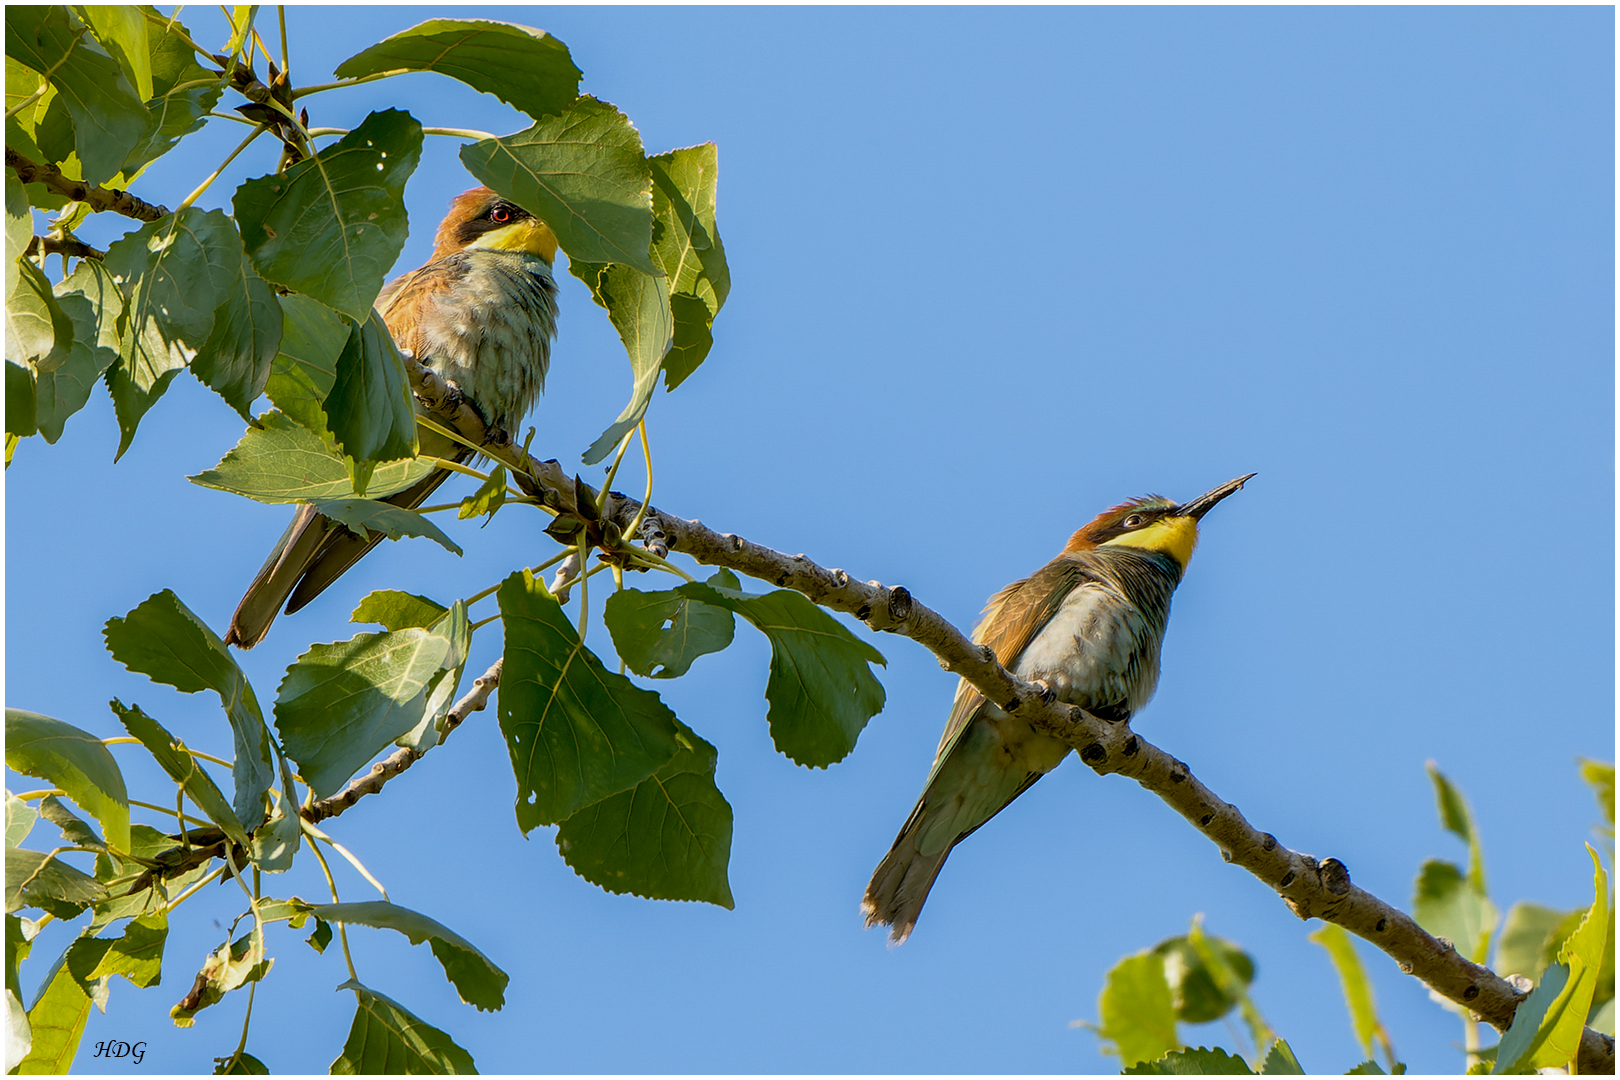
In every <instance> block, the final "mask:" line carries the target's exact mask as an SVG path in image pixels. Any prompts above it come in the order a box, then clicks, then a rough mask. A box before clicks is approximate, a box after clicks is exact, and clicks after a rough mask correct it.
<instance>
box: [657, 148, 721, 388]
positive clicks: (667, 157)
mask: <svg viewBox="0 0 1620 1080" xmlns="http://www.w3.org/2000/svg"><path fill="white" fill-rule="evenodd" d="M647 163H648V165H649V166H650V167H651V169H652V178H653V218H654V219H655V221H656V222H657V228H656V229H655V230H654V234H653V249H652V253H653V259H654V261H655V262H657V263H658V264H659V266H660V268H661V269H662V270H663V271H664V273H665V275H666V276H667V278H668V288H669V293H670V298H669V300H670V308H671V312H672V314H673V316H674V319H675V332H674V345H673V347H672V348H671V350H670V354H669V355H668V356H667V357H665V359H664V365H663V367H664V385H665V388H666V389H668V390H673V389H675V387H677V386H679V385H680V384H681V382H682V381H684V380H685V379H686V377H687V376H688V375H690V374H691V373H692V372H693V371H695V370H697V366H698V365H699V364H701V363H703V360H704V357H706V356H707V355H708V353H709V347H710V346H711V345H712V344H713V343H714V337H713V334H712V333H711V330H710V328H711V327H712V326H713V324H714V318H715V316H716V315H718V314H719V313H720V308H721V307H722V306H723V305H724V304H725V302H726V296H727V294H728V293H730V291H731V271H730V269H729V268H728V267H727V266H726V252H725V248H724V247H723V246H722V245H721V243H720V232H719V229H718V227H717V226H716V224H715V181H716V178H717V176H718V174H719V158H718V151H717V150H716V148H715V145H714V143H712V142H711V143H702V144H701V145H698V146H689V147H687V148H685V149H683V150H671V151H670V152H669V153H667V154H659V155H657V156H656V157H650V158H648V159H647Z"/></svg>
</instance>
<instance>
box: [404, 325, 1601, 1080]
mask: <svg viewBox="0 0 1620 1080" xmlns="http://www.w3.org/2000/svg"><path fill="white" fill-rule="evenodd" d="M407 365H408V367H409V368H410V377H411V387H412V389H413V390H415V391H416V392H417V396H418V398H419V399H421V400H422V402H423V404H424V405H426V406H427V407H428V408H429V409H431V410H433V411H435V412H437V413H438V414H439V415H440V416H441V417H442V418H443V419H445V420H446V421H449V422H450V423H452V424H454V425H455V426H456V428H457V430H459V431H461V432H462V434H464V435H467V436H468V437H469V439H470V440H471V441H473V442H475V443H479V444H481V445H482V446H483V447H484V451H485V453H487V454H488V455H489V456H490V457H492V458H494V459H496V460H497V461H501V462H503V463H504V464H506V465H507V466H508V467H509V468H510V469H511V470H512V471H513V474H514V477H515V479H516V480H517V482H518V484H519V485H520V486H521V487H522V488H523V489H524V490H525V491H526V492H528V493H529V494H530V495H533V496H535V497H536V498H538V499H540V500H541V501H543V502H544V503H545V504H546V505H547V506H550V507H552V508H553V509H555V510H557V511H558V512H559V514H567V513H577V512H578V507H577V506H576V504H575V490H576V488H575V482H574V481H572V480H570V479H568V478H567V477H566V476H565V475H564V473H563V471H562V467H561V466H560V465H559V464H558V463H557V462H556V461H554V460H553V461H537V460H536V459H535V458H533V457H532V456H530V455H529V454H528V453H527V452H526V451H524V450H523V449H522V448H521V447H519V446H517V445H515V444H514V443H513V442H512V439H511V436H510V435H508V434H507V433H506V432H504V431H500V430H498V429H493V428H489V427H488V426H487V425H485V424H484V422H483V420H482V418H481V417H479V416H478V413H477V411H476V410H475V409H473V408H472V407H471V405H469V404H468V403H467V402H466V401H465V400H463V399H462V398H461V395H460V393H459V392H458V391H456V389H455V387H454V385H453V384H450V383H448V382H447V381H446V380H444V379H442V378H440V377H439V376H438V375H437V374H435V373H434V372H432V371H430V370H428V369H427V368H425V367H422V366H421V365H420V364H419V363H417V362H416V361H415V359H414V358H409V357H408V358H407ZM474 433H476V434H474ZM586 491H587V492H588V493H589V495H590V496H591V497H592V498H594V499H595V500H596V501H597V503H598V505H599V507H600V520H601V521H602V522H603V524H604V526H605V525H612V526H614V529H606V530H605V531H606V532H607V533H608V535H609V536H610V537H612V536H614V535H615V534H616V533H617V532H618V531H621V530H624V529H626V528H628V527H629V526H630V524H631V522H632V521H633V520H634V518H635V516H636V514H637V512H638V511H639V510H640V508H641V504H640V503H639V502H637V501H636V500H635V499H632V498H630V497H628V496H625V495H622V494H620V493H618V492H611V493H608V494H607V495H606V496H604V495H603V494H601V493H599V492H595V491H592V490H590V489H586ZM639 531H640V532H641V534H642V538H643V539H648V540H650V539H651V538H652V537H654V536H656V538H657V541H656V542H658V543H659V544H660V545H667V547H668V548H669V549H671V550H677V551H681V552H684V553H685V554H687V555H690V556H691V557H692V558H694V559H696V560H697V561H698V562H700V563H706V564H708V565H710V566H723V567H727V568H728V569H731V570H736V571H739V572H741V573H744V574H747V575H748V576H750V577H754V578H758V579H760V580H762V581H769V582H772V583H774V584H775V585H777V586H778V587H781V588H788V589H793V590H794V591H796V592H800V593H803V594H804V595H805V596H807V597H809V598H810V599H811V600H813V601H815V602H816V603H817V604H820V605H821V606H823V607H828V608H832V609H834V610H835V611H842V612H845V613H846V614H850V615H853V616H855V617H856V618H857V619H860V620H861V621H862V622H864V623H866V625H867V626H869V627H871V628H872V629H873V630H882V631H887V632H889V633H894V634H900V635H902V636H904V637H908V638H910V639H911V640H913V641H915V642H917V643H918V644H920V645H922V646H923V647H925V648H927V649H928V650H929V651H930V652H932V653H933V654H934V655H935V656H936V657H938V658H939V662H940V666H941V667H943V668H944V669H945V670H946V671H949V672H951V673H952V674H954V675H960V676H961V677H962V678H964V679H966V680H967V681H968V682H969V683H971V684H972V685H973V687H974V689H976V690H978V691H979V692H980V693H981V694H983V695H984V696H985V698H986V699H988V700H990V701H994V702H997V703H999V704H1000V705H1001V707H1002V708H1003V709H1005V710H1006V711H1008V712H1018V713H1020V714H1021V715H1023V716H1024V717H1025V718H1026V719H1028V720H1030V721H1031V722H1032V723H1035V724H1037V725H1039V726H1040V727H1041V728H1043V729H1044V730H1046V731H1049V732H1051V733H1052V734H1053V735H1054V736H1056V737H1057V738H1060V739H1062V740H1063V741H1065V742H1067V743H1068V744H1069V745H1070V746H1072V747H1074V748H1075V750H1076V751H1077V752H1078V753H1079V755H1080V760H1081V761H1083V762H1085V763H1086V764H1087V765H1089V766H1090V767H1091V768H1092V769H1093V770H1095V771H1096V772H1098V773H1099V774H1105V775H1106V774H1107V773H1119V774H1120V775H1122V776H1128V777H1130V778H1132V779H1134V780H1135V781H1136V782H1137V783H1139V784H1141V785H1142V786H1143V787H1145V788H1147V789H1148V790H1149V791H1151V792H1153V793H1154V794H1155V795H1157V796H1159V798H1161V799H1163V800H1164V801H1165V802H1167V803H1169V804H1170V806H1171V807H1172V808H1173V809H1174V810H1175V811H1176V812H1177V813H1179V814H1180V815H1181V816H1182V817H1184V818H1186V819H1187V820H1188V821H1190V822H1191V823H1192V824H1193V827H1194V828H1196V829H1197V830H1198V831H1199V832H1201V833H1203V834H1204V835H1205V836H1206V837H1208V838H1209V839H1210V840H1211V841H1212V842H1214V843H1215V845H1216V846H1217V847H1218V848H1219V850H1220V853H1221V858H1223V859H1225V860H1226V861H1227V862H1231V863H1235V864H1237V865H1238V866H1241V867H1243V868H1244V869H1245V870H1247V871H1249V872H1250V873H1251V874H1253V875H1254V876H1255V877H1257V878H1259V879H1260V880H1261V881H1262V882H1264V883H1265V884H1266V885H1267V886H1268V887H1269V888H1271V889H1272V890H1274V891H1275V892H1276V893H1277V894H1278V895H1279V896H1281V897H1282V899H1283V902H1284V903H1286V904H1287V905H1288V907H1289V909H1290V910H1292V911H1293V912H1294V914H1296V915H1298V916H1299V917H1300V918H1301V919H1313V918H1315V919H1321V920H1323V921H1324V922H1331V923H1335V924H1337V925H1339V926H1342V927H1344V928H1345V929H1346V930H1348V931H1350V932H1351V933H1352V934H1355V935H1356V936H1358V937H1361V938H1364V939H1366V940H1367V941H1370V942H1372V944H1374V945H1376V946H1377V947H1378V948H1379V949H1382V950H1383V951H1384V952H1385V953H1387V954H1388V955H1389V956H1390V957H1391V958H1393V959H1394V960H1395V962H1396V964H1397V965H1399V967H1400V969H1401V970H1402V971H1403V972H1405V973H1407V974H1408V975H1412V976H1414V977H1416V978H1417V979H1419V980H1421V981H1422V982H1423V983H1424V984H1425V985H1426V986H1428V987H1429V988H1430V989H1432V990H1435V991H1436V992H1438V993H1439V994H1441V995H1442V996H1444V997H1445V998H1447V999H1448V1000H1450V1001H1453V1002H1455V1003H1457V1004H1458V1005H1461V1006H1463V1007H1464V1008H1466V1009H1469V1010H1471V1011H1472V1012H1473V1013H1475V1014H1476V1015H1477V1016H1478V1018H1479V1019H1481V1020H1484V1021H1486V1022H1487V1023H1489V1024H1490V1025H1491V1026H1493V1027H1495V1028H1496V1029H1497V1030H1499V1031H1505V1030H1507V1027H1508V1025H1509V1024H1511V1023H1512V1022H1513V1013H1514V1011H1515V1010H1516V1009H1517V1008H1518V1006H1519V1002H1521V1001H1523V1000H1524V998H1525V997H1526V996H1527V993H1528V992H1527V991H1522V990H1519V989H1517V988H1516V987H1515V986H1514V985H1513V984H1512V983H1510V982H1508V981H1507V980H1506V979H1503V978H1501V977H1500V976H1498V975H1497V974H1496V973H1495V972H1493V971H1491V969H1490V968H1488V967H1485V966H1483V965H1481V964H1475V963H1473V962H1472V961H1470V960H1468V959H1466V958H1465V957H1463V956H1461V955H1459V954H1458V952H1457V950H1456V949H1455V948H1453V947H1452V945H1451V943H1450V942H1448V941H1445V940H1443V939H1440V938H1436V937H1434V936H1433V935H1431V934H1429V933H1428V932H1427V931H1425V930H1424V929H1423V928H1422V927H1420V926H1418V924H1417V923H1416V922H1414V921H1413V920H1412V918H1411V916H1409V915H1407V914H1406V913H1405V912H1403V911H1401V910H1399V909H1398V908H1395V907H1393V906H1392V905H1390V904H1387V903H1385V902H1384V901H1382V900H1380V899H1379V898H1378V897H1376V896H1374V895H1372V894H1371V893H1369V892H1367V891H1366V890H1364V889H1362V888H1360V887H1358V886H1356V885H1354V884H1352V883H1351V881H1350V872H1349V870H1348V869H1347V868H1346V867H1345V865H1344V864H1343V863H1342V862H1340V861H1339V860H1338V859H1332V858H1329V859H1323V860H1320V861H1319V860H1317V859H1316V858H1314V857H1313V856H1310V855H1306V854H1304V853H1302V852H1298V851H1293V850H1291V849H1290V848H1286V847H1284V846H1283V845H1281V844H1280V843H1278V842H1277V838H1276V837H1274V836H1272V835H1271V834H1270V833H1266V832H1261V831H1259V830H1257V829H1256V828H1255V827H1254V826H1253V825H1250V824H1249V822H1248V821H1247V820H1246V819H1245V818H1244V817H1243V815H1242V814H1241V813H1240V812H1239V811H1238V809H1237V807H1235V806H1233V805H1231V804H1230V803H1227V802H1225V801H1223V800H1222V799H1221V798H1220V797H1218V796H1217V795H1215V793H1214V792H1212V791H1210V790H1209V789H1208V788H1206V787H1205V786H1204V785H1203V784H1202V783H1201V782H1200V781H1199V780H1198V779H1197V777H1195V776H1193V775H1192V770H1190V769H1188V768H1187V766H1186V765H1185V764H1184V763H1182V762H1180V761H1177V760H1176V759H1175V758H1174V757H1172V756H1170V755H1169V754H1168V753H1166V752H1165V751H1163V750H1161V749H1159V748H1158V747H1156V746H1154V745H1153V744H1152V743H1150V742H1148V741H1147V740H1146V739H1143V738H1142V737H1141V736H1139V735H1137V734H1136V733H1135V732H1133V731H1132V730H1131V728H1130V724H1129V723H1117V724H1111V723H1108V722H1107V721H1104V720H1101V719H1098V718H1097V717H1095V716H1092V715H1091V714H1090V713H1087V712H1086V711H1084V710H1083V709H1079V708H1075V707H1073V706H1068V705H1060V704H1057V703H1056V702H1054V701H1052V700H1051V699H1050V698H1049V696H1048V691H1047V690H1046V688H1045V687H1044V686H1041V685H1038V684H1035V683H1028V682H1025V681H1024V680H1022V679H1019V678H1017V677H1015V676H1014V675H1012V674H1011V673H1010V672H1008V671H1007V669H1006V668H1004V667H1002V666H1001V664H1000V663H999V662H997V660H996V657H995V653H994V651H993V650H991V649H990V648H989V647H987V646H983V645H976V644H974V643H973V642H972V641H971V640H969V639H968V637H967V635H965V634H963V633H962V631H960V630H958V629H957V628H956V627H955V626H953V625H952V624H951V623H950V622H948V621H947V620H946V619H945V618H944V617H943V616H941V615H940V614H939V613H938V612H936V611H934V610H932V609H931V608H929V607H927V606H926V605H924V604H922V603H920V602H918V601H917V600H916V599H914V598H913V597H912V595H911V593H909V592H908V591H907V590H906V589H905V588H904V587H902V586H898V585H896V586H893V587H885V586H884V585H882V584H881V583H879V582H876V581H872V582H866V583H864V584H863V583H861V582H859V581H856V580H855V579H854V578H852V577H851V576H850V575H849V574H848V573H846V572H845V571H843V570H838V569H831V570H829V569H827V568H826V567H822V566H818V565H817V564H816V563H814V562H812V561H810V560H809V559H808V558H806V557H805V556H803V555H785V554H783V553H782V552H780V551H775V550H772V549H771V548H768V547H765V546H763V545H761V544H756V543H754V542H752V541H750V540H745V539H743V538H742V537H740V536H734V535H732V534H730V533H717V532H715V531H714V530H713V529H710V528H708V527H707V526H706V525H704V524H703V523H702V522H700V521H695V520H692V521H689V520H686V519H684V518H678V517H675V516H674V515H671V514H667V513H664V512H663V511H660V510H658V509H656V508H654V507H648V509H647V512H646V515H645V518H644V521H643V524H642V527H641V528H640V530H639ZM1578 1065H1579V1068H1580V1071H1581V1072H1583V1073H1586V1072H1596V1073H1612V1072H1614V1039H1613V1038H1612V1037H1611V1036H1608V1035H1604V1034H1601V1033H1599V1032H1596V1031H1593V1030H1592V1029H1591V1028H1586V1029H1585V1030H1584V1031H1582V1033H1581V1047H1580V1056H1579V1062H1578Z"/></svg>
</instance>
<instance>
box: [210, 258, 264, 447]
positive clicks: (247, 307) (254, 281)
mask: <svg viewBox="0 0 1620 1080" xmlns="http://www.w3.org/2000/svg"><path fill="white" fill-rule="evenodd" d="M236 271H237V272H236V276H235V278H233V279H231V280H229V281H221V282H219V283H218V284H219V286H220V294H221V298H222V299H221V303H220V305H219V307H218V308H217V309H215V311H214V329H213V332H212V333H210V334H209V335H208V340H207V341H205V342H203V346H202V348H201V349H199V350H198V351H197V356H196V358H195V359H193V360H192V362H191V373H192V374H193V375H195V376H197V378H199V379H201V380H202V382H203V385H205V386H207V387H209V388H210V389H212V390H213V391H214V392H215V393H217V394H219V396H220V397H222V398H224V399H225V401H226V403H227V404H228V405H230V407H231V408H233V409H235V410H236V411H237V412H238V413H240V414H241V416H242V419H244V420H247V419H250V418H251V417H250V415H249V412H248V410H249V408H250V407H251V406H252V404H253V402H254V401H256V400H257V399H258V397H259V395H260V394H262V393H264V388H265V384H266V383H267V382H268V381H269V378H270V367H271V365H272V364H273V363H274V361H275V359H276V356H277V353H278V351H279V347H280V345H281V321H282V316H281V304H280V303H279V302H278V301H277V299H276V291H275V290H274V289H272V288H271V287H270V283H269V282H267V281H265V280H264V279H263V278H262V277H260V276H259V275H258V274H256V273H254V272H253V267H252V266H251V265H249V263H248V260H247V257H246V256H242V257H241V258H238V259H237V260H236Z"/></svg>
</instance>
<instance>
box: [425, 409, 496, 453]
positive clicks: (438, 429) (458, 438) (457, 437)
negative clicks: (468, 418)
mask: <svg viewBox="0 0 1620 1080" xmlns="http://www.w3.org/2000/svg"><path fill="white" fill-rule="evenodd" d="M416 423H417V426H418V427H425V428H427V429H428V430H429V431H431V432H434V433H435V434H438V435H443V436H444V437H445V438H447V439H449V440H450V441H451V442H458V443H460V444H461V445H462V446H465V447H466V448H467V449H469V450H476V451H478V452H479V453H482V452H483V448H482V447H480V446H478V445H477V444H476V443H474V442H472V441H471V440H470V439H468V438H467V436H465V435H463V434H462V433H461V432H459V431H452V430H450V429H449V428H447V427H444V426H443V425H441V424H439V423H437V422H436V421H434V420H432V419H430V418H429V417H426V416H423V415H422V414H421V413H417V414H416Z"/></svg>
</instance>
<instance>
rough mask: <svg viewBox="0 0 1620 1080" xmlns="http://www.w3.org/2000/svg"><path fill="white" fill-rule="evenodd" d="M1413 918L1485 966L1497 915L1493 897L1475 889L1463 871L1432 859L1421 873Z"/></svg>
mask: <svg viewBox="0 0 1620 1080" xmlns="http://www.w3.org/2000/svg"><path fill="white" fill-rule="evenodd" d="M1412 918H1414V919H1416V920H1417V923H1418V925H1419V926H1421V927H1423V929H1425V930H1427V931H1428V932H1429V933H1431V934H1433V935H1435V936H1436V937H1443V938H1445V939H1447V940H1448V941H1450V942H1451V943H1452V944H1453V945H1455V946H1456V948H1457V951H1458V952H1459V953H1461V954H1462V955H1463V956H1464V957H1466V958H1468V959H1470V960H1472V961H1474V962H1475V963H1484V961H1485V956H1486V954H1487V953H1488V952H1489V951H1490V946H1491V931H1492V930H1494V929H1495V928H1496V923H1497V918H1498V913H1497V910H1496V905H1495V904H1492V903H1491V900H1490V897H1488V896H1486V895H1484V894H1483V893H1482V892H1480V891H1479V890H1478V889H1477V888H1475V886H1474V885H1473V883H1472V882H1471V881H1470V880H1469V879H1468V878H1466V877H1464V876H1463V872H1462V869H1461V868H1460V867H1458V866H1457V865H1456V864H1454V863H1448V862H1442V861H1441V860H1439V859H1430V860H1428V861H1427V862H1425V863H1424V864H1423V868H1422V869H1421V870H1420V871H1419V872H1418V878H1417V882H1416V885H1415V892H1414V894H1413V896H1412Z"/></svg>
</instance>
